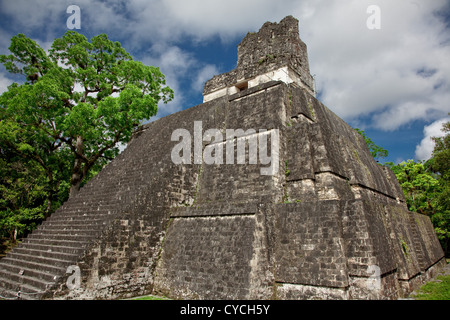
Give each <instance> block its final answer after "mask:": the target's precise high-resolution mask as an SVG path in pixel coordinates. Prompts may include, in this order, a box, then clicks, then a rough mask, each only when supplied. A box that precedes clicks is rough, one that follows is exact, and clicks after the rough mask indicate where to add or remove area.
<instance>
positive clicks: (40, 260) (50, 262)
mask: <svg viewBox="0 0 450 320" xmlns="http://www.w3.org/2000/svg"><path fill="white" fill-rule="evenodd" d="M6 258H10V259H11V258H12V259H15V260H19V261H20V260H22V261H23V263H24V265H25V263H27V262H31V263H37V264H41V265H42V267H43V268H46V269H47V267H45V266H54V267H58V268H66V267H67V266H70V265H71V264H74V263H75V260H74V259H72V260H69V259H67V260H66V259H64V260H62V259H57V258H50V257H42V256H32V255H29V254H23V253H19V252H10V253H9V254H8V255H7V256H6ZM6 258H4V259H6ZM66 258H68V257H66ZM2 261H3V259H2ZM17 265H20V263H17Z"/></svg>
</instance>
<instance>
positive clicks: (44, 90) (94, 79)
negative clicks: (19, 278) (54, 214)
mask: <svg viewBox="0 0 450 320" xmlns="http://www.w3.org/2000/svg"><path fill="white" fill-rule="evenodd" d="M9 51H10V52H11V54H10V55H1V56H0V62H2V63H3V64H4V66H5V67H6V69H7V70H8V71H9V72H11V73H15V74H22V75H23V76H24V77H25V79H24V80H25V82H24V83H23V84H20V85H19V84H17V83H14V84H12V85H11V86H10V87H9V88H8V91H6V92H4V93H3V94H2V95H1V96H0V107H1V109H0V110H1V111H0V119H1V126H2V129H1V130H0V131H1V132H2V133H3V134H1V135H0V140H1V142H2V145H3V146H5V148H7V149H9V150H10V151H11V152H13V153H15V154H16V155H17V156H19V157H21V158H22V159H24V160H30V161H33V162H34V163H36V164H37V165H39V166H40V167H41V169H42V170H43V172H45V173H46V176H47V180H48V184H49V192H50V193H51V194H52V196H54V194H55V192H57V190H58V188H57V184H58V183H61V180H59V179H60V178H63V177H61V170H63V169H64V168H66V167H69V172H70V183H69V184H70V192H69V194H70V197H72V196H74V195H75V194H76V193H77V192H78V190H79V188H80V185H81V183H82V182H83V180H84V179H85V178H86V177H87V176H89V173H90V171H91V170H93V169H94V168H97V169H98V167H99V166H100V167H101V166H102V165H103V164H105V163H106V162H107V161H110V160H111V159H113V158H114V157H115V156H116V155H117V154H118V151H119V149H118V145H119V143H126V142H128V141H129V139H130V138H131V134H132V132H133V130H134V129H135V128H136V127H137V126H138V125H140V124H141V123H142V121H143V120H145V119H149V118H150V117H152V116H153V115H155V114H156V113H157V108H158V103H159V102H160V101H163V102H164V103H167V102H168V101H170V100H171V99H173V91H172V90H171V89H170V88H169V87H167V86H165V77H164V75H163V74H162V73H161V71H160V70H159V68H156V67H153V66H146V65H144V64H143V63H141V62H138V61H134V60H133V59H132V57H131V55H130V54H129V53H127V52H126V51H125V49H123V48H122V46H121V45H120V43H119V42H113V41H111V40H109V39H108V37H107V36H106V35H104V34H101V35H98V36H95V37H93V38H91V41H90V42H89V41H88V40H87V39H86V37H85V36H83V35H81V34H79V33H77V32H74V31H68V32H67V33H66V34H65V35H64V36H63V37H61V38H58V39H55V40H54V42H53V44H52V46H51V49H50V50H49V53H47V52H45V51H44V50H43V49H42V48H41V47H40V46H39V45H38V44H37V43H36V42H35V41H33V40H31V39H29V38H27V37H26V36H25V35H23V34H18V35H16V36H14V37H13V38H12V39H11V45H10V47H9ZM55 174H57V175H58V174H59V176H58V177H55Z"/></svg>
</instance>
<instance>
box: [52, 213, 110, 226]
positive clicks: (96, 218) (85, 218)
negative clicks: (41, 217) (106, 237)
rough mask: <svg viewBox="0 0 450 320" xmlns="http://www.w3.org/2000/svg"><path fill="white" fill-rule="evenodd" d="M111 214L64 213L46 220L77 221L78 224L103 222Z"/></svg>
mask: <svg viewBox="0 0 450 320" xmlns="http://www.w3.org/2000/svg"><path fill="white" fill-rule="evenodd" d="M111 217H112V214H108V213H106V214H101V215H100V214H96V215H87V214H86V215H73V216H71V215H65V216H60V215H58V216H54V217H50V218H49V219H47V220H46V222H63V223H68V224H69V223H79V224H87V223H93V224H95V223H100V222H101V223H103V222H105V221H106V220H108V219H110V218H111Z"/></svg>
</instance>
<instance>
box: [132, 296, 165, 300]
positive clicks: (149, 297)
mask: <svg viewBox="0 0 450 320" xmlns="http://www.w3.org/2000/svg"><path fill="white" fill-rule="evenodd" d="M130 300H168V298H166V297H157V296H152V295H150V296H145V297H138V298H134V299H130Z"/></svg>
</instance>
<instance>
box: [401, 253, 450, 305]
mask: <svg viewBox="0 0 450 320" xmlns="http://www.w3.org/2000/svg"><path fill="white" fill-rule="evenodd" d="M449 263H450V259H447V266H446V267H445V268H444V270H442V271H441V272H440V274H439V275H438V276H437V277H436V278H435V279H433V280H431V281H429V282H428V283H426V284H425V285H423V286H422V287H420V288H419V289H418V290H416V291H415V292H413V293H412V294H411V296H410V297H411V298H413V299H415V300H450V264H449Z"/></svg>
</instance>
